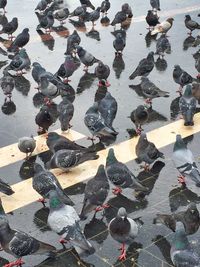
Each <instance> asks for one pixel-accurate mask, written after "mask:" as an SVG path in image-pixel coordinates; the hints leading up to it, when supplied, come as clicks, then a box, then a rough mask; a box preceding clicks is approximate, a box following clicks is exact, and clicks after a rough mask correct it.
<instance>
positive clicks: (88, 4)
mask: <svg viewBox="0 0 200 267" xmlns="http://www.w3.org/2000/svg"><path fill="white" fill-rule="evenodd" d="M80 3H81V5H86V7H90V8H91V9H93V10H95V7H94V5H93V4H92V3H91V1H90V0H80Z"/></svg>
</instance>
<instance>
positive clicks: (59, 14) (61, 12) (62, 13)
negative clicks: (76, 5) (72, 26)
mask: <svg viewBox="0 0 200 267" xmlns="http://www.w3.org/2000/svg"><path fill="white" fill-rule="evenodd" d="M53 16H54V18H55V19H57V20H58V21H59V22H60V24H61V25H62V24H64V23H65V22H64V21H65V20H66V19H67V18H68V16H69V9H68V8H67V7H65V8H62V9H58V10H55V11H54V13H53Z"/></svg>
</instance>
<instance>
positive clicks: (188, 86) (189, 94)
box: [183, 84, 192, 97]
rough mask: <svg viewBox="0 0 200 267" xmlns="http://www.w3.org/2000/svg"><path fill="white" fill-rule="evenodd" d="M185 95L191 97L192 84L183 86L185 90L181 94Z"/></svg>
mask: <svg viewBox="0 0 200 267" xmlns="http://www.w3.org/2000/svg"><path fill="white" fill-rule="evenodd" d="M183 95H184V96H185V97H191V96H192V85H191V84H187V85H186V88H185V92H184V94H183Z"/></svg>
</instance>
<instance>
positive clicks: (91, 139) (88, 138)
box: [87, 136, 96, 143]
mask: <svg viewBox="0 0 200 267" xmlns="http://www.w3.org/2000/svg"><path fill="white" fill-rule="evenodd" d="M87 140H90V141H92V143H94V141H95V140H96V139H95V138H94V137H90V136H88V137H87Z"/></svg>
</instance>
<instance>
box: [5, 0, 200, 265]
mask: <svg viewBox="0 0 200 267" xmlns="http://www.w3.org/2000/svg"><path fill="white" fill-rule="evenodd" d="M8 2H9V3H8V6H7V10H8V14H7V18H8V20H10V19H11V18H12V17H14V16H17V17H18V18H19V28H18V30H17V33H19V32H20V31H21V30H22V29H23V28H24V27H29V29H30V33H31V40H30V42H29V43H28V44H27V45H26V50H27V52H28V55H29V57H30V58H31V62H32V63H33V62H34V61H38V62H39V63H41V64H42V66H44V67H45V68H46V69H47V70H48V71H50V72H52V73H55V72H56V71H57V70H58V68H59V66H60V64H61V63H63V61H64V52H65V50H66V43H67V36H68V35H69V34H70V33H72V31H73V30H74V27H73V25H72V24H70V23H69V22H67V23H66V24H65V25H64V27H66V29H64V30H63V31H62V33H60V31H57V32H56V31H54V32H52V34H51V35H50V36H49V35H45V36H44V34H40V35H39V34H38V33H37V32H36V26H37V25H38V20H37V17H36V15H35V14H34V8H35V6H36V4H37V1H35V0H34V1H32V0H23V1H22V0H10V1H8ZM67 2H68V5H69V6H68V7H69V9H70V10H73V9H74V7H76V6H77V5H78V3H79V1H75V0H70V1H67ZM92 2H93V4H94V5H95V6H98V5H99V4H100V3H101V1H99V0H98V1H97V0H93V1H92ZM126 2H128V3H129V4H130V5H131V7H132V9H133V14H134V17H133V19H132V21H131V23H130V27H128V28H127V42H126V43H127V44H126V47H125V49H124V52H123V57H122V59H121V62H116V58H115V53H114V48H113V46H112V42H113V40H114V37H113V35H112V34H111V32H112V31H113V27H112V26H108V27H104V26H102V25H101V24H100V22H99V21H98V22H97V25H96V26H95V29H96V30H97V31H98V32H99V37H97V39H98V40H96V39H94V38H90V33H89V32H90V30H91V23H87V24H86V29H85V30H81V31H78V33H79V34H80V36H81V40H82V41H81V45H82V46H83V47H85V48H86V49H87V50H89V51H90V52H91V53H92V54H93V55H95V56H96V57H97V58H100V59H101V60H102V61H103V62H104V63H106V64H108V65H109V66H110V68H111V74H110V76H109V81H110V83H111V87H109V88H108V91H110V92H111V94H112V95H113V96H114V97H115V98H116V100H117V102H118V112H117V116H116V119H115V121H114V127H115V129H116V130H117V131H118V132H119V135H118V136H117V140H116V141H115V143H114V144H116V143H120V142H122V141H125V140H127V139H128V138H129V134H128V132H127V129H130V128H134V125H133V124H132V122H131V120H130V118H128V116H129V115H130V113H131V111H132V110H133V109H135V108H136V107H137V105H139V104H143V103H144V100H143V98H142V97H141V96H140V95H138V94H137V92H136V91H134V90H132V89H131V88H130V87H129V85H132V84H134V85H137V84H139V83H140V79H139V78H136V79H135V80H134V81H130V80H129V79H128V77H129V75H130V74H131V73H132V71H133V70H134V69H135V67H136V66H137V64H138V62H139V61H140V60H141V59H142V58H144V57H146V55H147V54H148V52H149V51H155V46H156V40H155V39H154V38H150V36H149V34H148V32H147V30H146V27H147V25H146V22H145V21H144V15H145V16H146V12H147V10H148V9H149V8H150V6H149V1H141V0H135V1H134V3H132V1H130V0H129V1H126ZM123 3H124V1H122V0H115V1H111V5H112V8H111V10H110V11H109V13H108V17H109V18H110V20H112V18H113V17H114V14H115V13H116V12H117V11H118V10H119V9H120V7H121V5H122V4H123ZM186 8H188V10H193V11H192V12H189V13H191V15H192V17H193V18H194V19H195V20H197V21H199V22H200V18H199V17H197V14H198V13H199V10H200V4H199V1H197V0H190V1H184V0H182V1H178V0H177V1H174V0H169V1H166V0H163V1H161V9H162V11H161V13H160V16H161V18H160V20H161V21H162V20H163V19H164V18H165V16H171V15H173V17H174V19H175V21H174V25H173V27H172V29H171V30H170V31H169V36H170V37H169V41H170V43H171V47H172V52H171V54H167V55H166V56H165V60H166V61H165V62H164V63H163V62H161V63H162V64H159V63H160V62H159V60H158V59H157V58H158V57H157V56H156V57H155V58H156V60H157V64H156V68H154V70H153V71H152V72H151V74H150V75H149V78H150V80H151V81H153V82H154V83H155V84H156V85H157V86H158V87H160V88H161V89H162V90H165V91H168V92H169V93H170V97H169V98H163V99H161V98H158V99H155V100H153V108H152V110H151V117H150V120H149V122H148V124H146V125H144V129H145V131H147V132H149V131H151V130H153V129H156V128H159V127H161V126H163V125H165V124H169V123H170V122H172V121H173V120H175V119H178V108H177V106H178V100H177V93H176V90H177V88H178V86H177V84H176V83H175V82H174V81H173V78H172V71H173V66H174V65H175V64H180V66H181V67H182V68H183V69H184V70H186V71H187V72H189V73H190V74H191V75H192V76H196V74H197V72H196V69H195V67H194V59H193V57H192V54H193V53H194V52H196V51H197V50H198V47H192V46H191V45H192V43H193V41H194V39H192V38H190V37H188V35H187V29H186V28H185V26H184V16H185V13H187V10H186ZM0 21H2V18H1V19H0ZM58 25H59V24H58V22H56V23H55V27H56V26H58ZM55 30H57V29H56V28H55ZM197 34H198V31H195V32H194V34H193V36H194V37H196V36H197ZM3 37H4V36H3ZM95 38H96V36H95ZM4 45H6V43H5V41H3V42H1V43H0V46H1V47H2V48H4ZM5 60H7V57H6V56H3V55H0V61H5ZM3 68H4V67H2V68H1V69H0V77H1V75H2V71H3ZM93 72H94V66H93V67H91V68H89V73H88V74H85V73H84V72H83V66H82V65H81V67H80V68H79V69H78V70H77V71H76V72H75V73H74V74H73V76H72V77H71V79H72V82H71V83H70V84H71V86H72V87H73V89H74V92H75V94H73V92H72V97H75V99H74V107H75V113H74V117H73V119H72V125H73V130H76V131H77V132H80V133H82V134H84V135H85V136H88V135H89V132H88V129H87V128H86V126H85V125H84V121H83V118H84V114H85V112H86V110H87V109H88V107H89V106H90V105H92V103H93V101H94V99H95V97H97V96H101V94H102V92H101V90H98V80H97V79H96V78H95V77H94V75H93ZM15 80H16V89H14V91H13V97H12V103H11V104H9V105H10V106H9V107H7V106H6V105H4V96H3V94H2V91H0V99H1V100H0V105H1V107H2V106H3V105H4V106H3V107H2V111H1V112H0V123H1V129H0V133H1V138H0V146H1V147H3V146H6V145H10V144H12V143H16V142H17V140H18V138H19V137H22V136H24V135H26V136H29V135H31V134H32V135H34V136H35V135H37V125H36V124H35V116H36V114H37V113H38V110H39V107H40V104H38V101H37V100H39V99H37V90H35V89H34V87H35V85H36V84H35V82H34V81H33V79H32V76H31V70H30V71H28V73H27V74H26V75H24V76H23V77H16V78H15ZM97 90H98V91H97ZM99 91H100V94H98V93H97V92H99ZM104 93H105V92H103V94H104ZM59 102H60V98H57V99H55V103H57V104H58V103H59ZM59 127H60V124H59V122H58V121H57V122H55V124H54V125H53V126H52V127H51V128H50V131H51V130H52V131H53V130H55V129H58V128H59ZM158 138H160V137H158ZM186 141H188V146H189V148H190V149H191V150H192V151H193V153H194V156H195V158H196V160H197V163H198V160H199V158H198V157H199V148H198V146H197V144H198V142H199V141H200V135H199V133H197V134H195V135H194V136H190V137H189V138H187V140H186ZM79 143H81V144H84V145H91V143H90V141H88V140H86V138H83V139H82V140H80V141H79ZM172 148H173V144H171V145H168V146H165V147H163V148H162V149H161V151H162V152H163V153H164V154H165V160H164V161H163V162H160V161H158V162H156V163H155V164H154V165H153V167H152V169H151V171H150V172H148V173H146V172H141V169H140V168H139V165H138V164H137V163H136V162H135V161H131V162H128V163H127V166H128V167H129V168H130V169H131V170H132V171H133V172H134V173H135V174H136V175H137V177H138V178H139V179H140V180H141V181H142V182H143V184H144V185H146V186H147V187H149V188H150V192H149V194H148V195H147V196H146V197H145V198H142V199H137V198H136V197H135V196H134V193H133V191H132V190H129V189H127V190H125V191H124V192H123V195H121V196H117V197H113V195H112V193H111V192H110V194H109V196H108V199H107V202H108V203H109V204H110V208H108V209H107V210H106V211H105V216H104V217H103V218H102V215H101V214H98V215H97V217H96V219H93V218H92V214H91V215H90V216H89V217H88V219H87V220H86V221H84V222H81V225H82V227H83V229H84V232H85V235H86V237H87V238H89V239H90V240H91V243H92V244H93V245H94V247H95V249H96V252H95V254H93V255H91V256H89V257H85V258H83V259H80V258H79V256H78V255H77V254H76V252H75V250H71V248H67V249H66V250H63V249H62V246H61V245H60V244H59V243H58V236H57V235H56V234H55V233H53V232H52V231H51V230H50V229H49V228H48V226H47V225H46V221H47V216H48V208H41V206H40V204H39V203H36V202H34V203H32V204H30V205H27V206H25V207H23V208H20V209H18V210H15V211H14V212H13V215H11V214H9V215H8V216H9V217H8V218H9V221H10V224H11V226H12V227H13V228H17V229H20V230H23V231H25V232H27V233H30V234H31V235H33V236H34V237H36V238H38V239H40V240H43V241H46V242H48V243H50V244H53V245H54V246H56V248H57V249H58V251H59V252H58V256H57V257H56V259H54V260H50V259H46V257H45V256H34V257H33V256H29V257H25V262H26V263H25V265H24V266H27V267H28V266H29V267H30V266H56V267H66V266H72V267H75V266H91V267H92V266H95V267H103V266H105V267H107V266H127V267H129V266H130V267H134V266H147V267H150V266H153V267H157V266H165V267H168V266H173V265H172V262H171V260H170V255H169V251H170V241H171V240H172V236H173V234H172V232H171V231H170V230H169V229H168V228H166V227H165V226H157V225H154V224H153V223H152V222H153V218H154V217H155V214H156V213H159V212H162V213H169V212H173V211H176V210H178V209H180V210H181V209H185V207H186V206H187V204H188V203H189V202H191V201H194V202H195V203H200V196H199V193H198V191H199V190H198V188H197V187H195V186H193V187H191V188H190V187H189V188H186V189H183V188H181V187H180V186H179V185H178V183H177V179H176V177H177V171H176V170H175V169H174V166H173V163H172V161H171V155H172ZM101 149H102V147H101ZM124 153H126V151H124ZM48 158H49V154H48V152H46V153H42V154H40V155H38V156H35V157H34V158H32V159H31V160H30V161H28V162H25V161H21V160H20V161H17V162H16V163H13V164H10V165H9V164H8V165H7V166H5V167H2V168H0V177H1V178H3V179H4V180H5V181H7V182H8V183H10V184H11V185H12V184H16V183H18V182H20V181H22V180H25V179H28V178H30V177H32V176H33V168H32V167H33V163H34V162H35V161H37V162H42V163H43V162H46V161H47V160H48ZM84 188H85V181H84V182H82V183H79V184H76V185H74V186H72V187H69V188H66V192H67V194H68V195H69V196H70V197H71V198H72V200H73V201H74V203H75V207H76V210H77V212H78V213H79V212H80V210H81V207H82V201H83V192H84ZM121 206H124V207H125V208H126V209H127V211H128V214H129V217H131V218H140V219H139V220H140V221H141V224H142V226H141V229H140V231H139V234H138V237H137V238H136V239H135V241H134V242H133V243H132V244H131V245H130V246H129V247H128V251H127V260H125V261H123V262H122V263H120V262H119V261H118V260H117V258H118V256H119V251H118V248H119V244H118V243H117V242H116V241H114V240H113V239H112V238H111V237H110V236H109V234H108V231H107V225H108V223H109V221H110V220H111V219H112V218H113V217H114V216H115V215H116V213H117V210H118V208H119V207H121ZM197 206H198V207H199V208H200V205H199V204H198V205H197ZM199 238H200V233H199V231H198V232H197V233H196V234H194V235H193V236H190V237H189V239H192V240H196V241H197V240H198V239H199ZM0 255H1V257H2V260H0V266H3V265H4V264H5V263H6V262H7V260H12V259H13V258H12V257H10V256H9V255H8V254H6V253H4V252H1V254H0ZM5 259H7V260H5ZM1 261H2V262H1Z"/></svg>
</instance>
